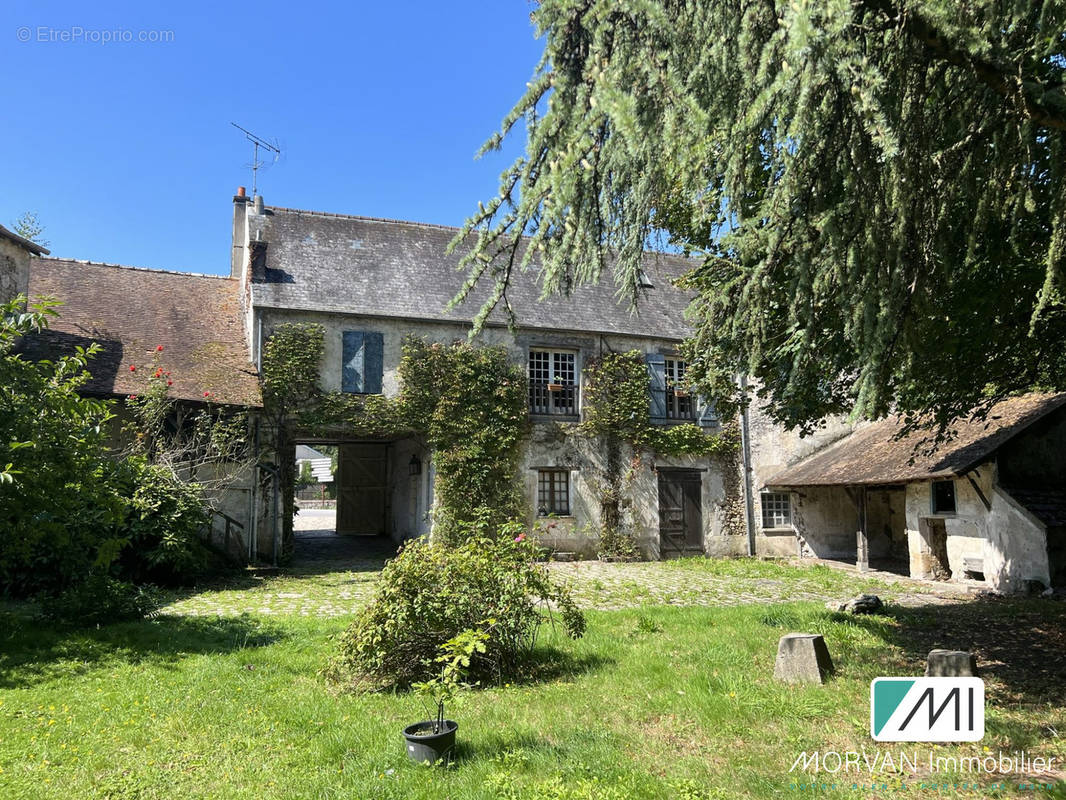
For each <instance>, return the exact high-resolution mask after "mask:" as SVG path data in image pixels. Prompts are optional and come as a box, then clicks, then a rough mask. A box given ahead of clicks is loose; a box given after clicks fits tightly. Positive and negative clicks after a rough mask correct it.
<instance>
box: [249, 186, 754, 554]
mask: <svg viewBox="0 0 1066 800" xmlns="http://www.w3.org/2000/svg"><path fill="white" fill-rule="evenodd" d="M233 230H234V240H233V257H232V263H231V279H232V280H234V281H239V282H240V287H241V297H242V301H243V304H244V305H243V312H244V321H245V328H246V332H247V334H248V339H247V341H248V347H249V349H248V357H249V359H250V360H251V361H252V362H253V363H256V364H259V363H261V359H262V357H263V346H264V342H265V341H266V340H267V339H268V338H269V336H270V334H271V332H272V331H273V330H274V329H275V328H276V327H277V326H279V325H282V324H285V323H291V322H303V323H307V322H310V323H317V324H319V325H321V326H322V327H323V328H324V329H325V350H324V355H323V358H322V362H321V374H320V386H321V388H322V389H324V390H326V391H332V392H345V393H352V394H363V395H365V394H378V393H380V394H384V395H385V396H390V397H391V396H395V395H396V394H397V392H398V391H399V388H400V387H399V380H398V367H399V364H400V359H401V347H402V344H403V341H404V339H405V337H407V336H410V335H415V336H418V337H422V338H424V339H426V340H428V341H430V342H442V343H449V342H454V341H460V340H465V339H466V338H467V335H468V333H469V331H470V327H471V324H470V318H471V317H472V315H473V312H474V310H476V308H477V307H478V305H479V304H480V302H481V300H482V299H483V297H484V292H485V291H486V290H487V287H482V288H481V290H480V294H476V295H475V296H474V297H472V298H471V299H469V300H468V301H467V303H465V304H464V306H463V307H461V308H459V309H456V310H454V311H448V310H446V308H445V307H446V306H447V304H448V301H449V300H450V299H451V298H452V297H453V296H454V295H455V293H456V292H457V291H458V290H459V288H460V286H461V285H462V282H463V279H464V275H463V274H462V273H460V272H458V271H457V270H456V264H457V261H458V258H459V256H458V254H453V255H449V254H447V252H446V250H447V245H448V243H449V241H451V239H452V238H453V237H454V236H455V233H456V229H454V228H447V227H441V226H436V225H427V224H420V223H414V222H401V221H395V220H382V219H371V218H366V217H353V216H342V215H337V214H327V213H321V212H312V211H300V210H294V209H288V208H279V207H271V206H266V205H264V204H263V203H262V200H261V199H260V198H257V199H256V200H255V201H254V202H253V201H251V200H250V199H248V198H246V197H244V196H241V195H238V196H237V197H236V198H234V225H233ZM688 267H689V264H688V262H687V261H686V260H685V259H682V258H680V257H677V256H668V255H651V256H649V257H648V259H647V263H646V266H645V278H646V282H645V285H644V287H643V289H642V297H641V301H640V304H639V308H638V310H637V311H636V312H632V313H631V311H630V309H629V308H628V305H627V304H626V303H624V302H620V301H619V300H618V298H617V297H616V291H615V288H614V287H613V286H611V285H608V284H607V283H604V284H603V285H599V286H584V287H579V288H577V289H576V290H575V291H574V293H573V296H572V297H571V298H569V299H568V298H561V297H550V298H545V299H541V298H540V297H539V295H540V290H539V287H538V286H537V285H536V282H535V278H534V274H533V272H528V273H521V274H519V275H517V276H515V279H514V281H513V283H512V286H511V288H510V290H509V292H508V299H509V301H510V303H511V305H512V307H513V308H514V309H515V311H516V313H517V316H518V324H519V327H518V328H517V329H516V330H514V331H512V330H511V329H509V327H508V326H507V324H506V322H505V320H503V319H502V318H497V317H491V318H490V320H489V323H488V324H487V325H486V327H485V329H484V331H483V332H482V333H481V334H479V336H478V340H477V342H478V343H479V344H483V345H494V346H502V347H504V348H506V350H507V352H508V353H509V354H510V356H511V358H512V359H513V361H514V362H515V363H518V364H521V365H522V366H523V368H524V369H525V370H526V373H527V376H528V379H529V405H528V410H529V415H530V419H531V421H532V434H531V436H530V437H529V440H528V442H527V444H526V446H525V448H524V451H523V453H522V460H521V466H520V475H519V479H520V482H521V483H522V486H523V489H524V497H525V499H526V501H527V503H526V504H527V508H528V515H529V518H528V522H529V523H530V524H531V525H536V524H537V522H538V520H540V521H543V522H544V523H545V524H542V525H540V526H538V527H539V529H540V531H541V533H540V536H541V539H542V541H543V543H544V544H545V545H546V546H549V547H551V548H553V549H555V550H557V551H565V552H569V553H575V554H580V555H586V556H591V555H594V554H595V552H596V547H597V537H598V531H599V528H600V500H599V496H598V489H597V481H598V479H599V476H600V475H602V467H603V464H602V463H601V462H602V458H603V456H602V453H601V452H600V448H599V447H598V446H597V444H596V443H595V442H589V441H586V440H584V439H583V438H582V437H578V436H574V435H572V433H573V427H574V425H575V424H576V423H578V422H579V421H580V420H581V419H582V412H583V408H584V402H585V396H584V392H583V387H584V383H583V381H584V371H583V367H584V365H585V363H586V362H587V361H588V359H590V358H593V357H595V356H598V355H600V354H603V353H606V352H628V351H632V350H637V351H640V352H641V353H643V354H644V356H645V359H646V362H647V365H648V370H649V375H650V378H651V380H652V384H653V386H654V387H655V389H654V390H653V392H652V397H651V398H650V399H649V400H650V403H649V410H650V411H649V413H650V414H651V417H652V421H653V422H656V423H658V424H662V425H672V424H677V423H683V422H690V423H695V424H698V425H699V426H701V427H702V428H703V429H704V430H706V431H708V432H716V431H718V430H719V422H718V419H717V417H716V416H715V415H714V412H713V409H712V408H711V407H710V406H709V405H708V404H706V403H703V402H702V401H701V400H700V399H699V398H696V397H692V396H685V392H683V391H680V390H679V389H677V388H676V385H677V384H678V383H680V382H681V379H682V378H683V375H684V369H685V365H684V362H683V361H682V360H681V358H680V356H679V355H678V350H677V348H678V346H679V345H680V343H681V340H682V339H683V337H684V336H685V334H686V331H687V328H686V326H685V323H684V320H683V318H682V314H683V310H684V308H685V307H686V306H687V304H688V297H687V296H686V295H685V294H684V293H683V292H681V291H680V290H679V289H677V288H676V287H675V286H673V284H672V283H671V280H672V279H673V278H675V277H677V276H679V275H680V274H681V273H682V272H683V271H685V270H686V269H687V268H688ZM293 438H294V440H295V441H296V442H297V443H299V444H306V445H312V446H313V445H315V444H334V445H338V446H339V448H340V450H339V458H338V475H337V496H338V511H337V529H338V532H340V533H353V534H355V533H360V534H366V533H370V534H379V535H381V534H384V535H389V536H391V537H392V538H393V539H395V540H396V541H402V540H404V539H407V538H411V537H414V536H420V535H423V534H426V533H428V532H429V530H430V527H431V524H432V516H431V514H430V510H431V509H432V507H433V485H434V458H433V454H432V453H431V452H429V451H428V449H427V448H426V446H425V444H424V443H423V442H421V441H419V440H418V439H417V438H415V437H401V438H397V439H394V440H389V441H375V440H366V439H360V438H358V437H353V436H352V435H351V434H349V433H347V432H345V431H344V430H336V431H331V432H330V433H329V434H328V435H326V436H323V434H322V433H321V432H320V431H315V432H311V431H301V430H299V429H296V430H294V431H293ZM280 459H281V460H283V461H284V460H286V459H285V456H284V455H282V456H280ZM731 481H733V482H735V475H734V473H733V470H732V467H729V466H725V467H724V466H723V465H722V464H721V463H720V460H716V459H712V458H706V457H703V458H696V457H691V456H685V457H675V458H662V457H655V458H654V459H653V460H651V461H643V462H642V463H641V465H640V467H639V468H638V469H636V470H634V472H633V474H632V475H631V476H630V480H629V485H628V488H627V494H628V497H627V502H626V507H627V519H626V523H627V525H628V527H629V528H630V530H631V531H632V532H633V533H634V534H635V536H636V538H637V540H638V544H639V546H640V549H641V550H642V551H643V553H644V554H645V555H646V556H648V557H651V558H660V557H668V556H671V555H682V554H694V553H705V552H707V551H708V548H710V547H711V546H712V542H713V541H714V540H716V539H720V538H722V537H730V538H736V536H735V535H733V534H731V533H729V532H728V530H727V525H726V521H725V520H726V514H725V513H724V512H723V509H724V508H725V506H726V505H727V502H728V498H727V492H726V487H727V484H729V483H730V482H731ZM724 549H729V550H734V549H736V548H734V547H729V548H724Z"/></svg>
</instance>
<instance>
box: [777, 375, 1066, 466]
mask: <svg viewBox="0 0 1066 800" xmlns="http://www.w3.org/2000/svg"><path fill="white" fill-rule="evenodd" d="M1064 405H1066V394H1029V395H1025V396H1023V397H1012V398H1009V399H1007V400H1004V401H1003V402H1001V403H998V404H997V405H995V406H993V407H992V410H991V411H990V412H989V414H988V418H987V419H986V420H984V421H979V420H962V421H958V422H956V423H955V424H954V425H953V429H954V431H955V433H956V436H955V438H954V439H953V440H952V441H950V442H947V443H945V444H942V445H941V446H940V447H939V448H937V450H936V451H935V452H933V453H931V454H930V453H926V452H924V451H925V450H926V448H924V447H919V450H918V453H917V455H915V446H916V445H920V444H921V442H922V440H923V438H925V434H923V433H921V432H917V433H912V434H910V435H908V436H906V437H904V438H902V439H896V438H895V436H896V434H897V433H898V432H899V431H900V428H901V422H900V420H899V418H897V417H890V418H886V419H883V420H881V421H879V422H874V423H872V424H870V425H866V426H864V427H861V428H859V429H857V430H855V431H854V432H852V433H850V434H848V435H847V436H845V437H844V438H843V439H840V440H838V441H836V442H834V443H833V444H831V445H829V446H828V447H826V448H825V449H823V450H819V451H818V452H816V453H814V454H812V455H810V456H808V457H807V458H805V459H803V460H802V461H800V462H798V463H796V464H794V465H792V466H791V467H788V468H787V469H785V470H783V471H782V472H779V473H777V474H776V475H774V476H773V477H771V478H770V479H769V480H767V481H766V485H767V486H780V487H792V486H861V485H879V484H893V483H910V482H913V481H927V480H932V479H936V478H950V477H955V476H959V475H963V474H964V473H966V472H968V471H969V470H970V469H972V468H973V467H976V466H977V465H978V464H980V463H982V462H983V461H986V460H988V458H990V457H991V456H992V454H993V453H994V452H995V451H996V450H997V449H998V448H999V447H1000V446H1002V445H1003V444H1005V443H1006V442H1007V441H1009V440H1010V439H1012V438H1014V437H1015V436H1017V435H1018V434H1020V433H1021V432H1022V431H1024V430H1025V429H1026V428H1028V427H1029V426H1030V425H1032V424H1033V423H1035V422H1036V421H1037V420H1039V419H1041V418H1043V417H1045V416H1046V415H1048V414H1050V413H1051V412H1053V411H1055V410H1057V409H1059V408H1062V407H1063V406H1064ZM912 456H913V457H914V460H913V463H911V458H912Z"/></svg>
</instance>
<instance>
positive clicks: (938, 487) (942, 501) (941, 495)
mask: <svg viewBox="0 0 1066 800" xmlns="http://www.w3.org/2000/svg"><path fill="white" fill-rule="evenodd" d="M933 513H934V514H954V513H955V481H933Z"/></svg>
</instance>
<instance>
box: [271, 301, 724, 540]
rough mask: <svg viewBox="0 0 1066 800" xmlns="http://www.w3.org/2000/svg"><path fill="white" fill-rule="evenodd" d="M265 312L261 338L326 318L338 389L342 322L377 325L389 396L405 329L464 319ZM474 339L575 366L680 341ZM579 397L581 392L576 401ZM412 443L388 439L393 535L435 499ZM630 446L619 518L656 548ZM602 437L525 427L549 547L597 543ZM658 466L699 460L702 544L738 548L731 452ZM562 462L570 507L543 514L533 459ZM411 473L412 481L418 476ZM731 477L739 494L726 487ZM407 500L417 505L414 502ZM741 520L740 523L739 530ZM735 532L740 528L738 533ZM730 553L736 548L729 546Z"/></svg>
mask: <svg viewBox="0 0 1066 800" xmlns="http://www.w3.org/2000/svg"><path fill="white" fill-rule="evenodd" d="M257 313H258V314H259V316H260V318H261V319H262V322H263V335H264V339H265V338H266V337H267V336H269V335H270V332H271V331H272V330H273V329H274V327H276V326H277V325H280V324H283V323H287V322H315V323H318V324H320V325H322V326H323V327H324V328H325V347H324V352H323V357H322V364H321V384H320V385H321V386H322V388H323V389H324V390H326V391H339V390H340V389H341V374H342V363H341V362H342V352H343V344H342V333H343V331H346V330H361V331H375V332H379V333H381V334H382V335H383V361H384V369H383V374H382V389H383V394H385V395H386V396H395V395H396V394H397V393H398V392H399V390H400V385H399V365H400V359H401V356H402V346H403V340H404V338H405V337H406V336H408V335H416V336H420V337H423V338H425V339H427V340H429V341H434V342H442V343H450V342H455V341H463V340H465V339H466V336H467V331H468V330H469V329H468V327H467V326H465V325H459V324H452V323H445V322H439V323H438V322H417V321H406V320H399V319H392V318H371V317H361V316H352V315H345V314H336V313H329V312H311V311H297V310H288V309H284V310H283V309H267V308H261V309H258V311H257ZM478 341H479V343H480V344H483V345H491V346H502V347H504V348H506V349H507V351H508V352H509V353H510V355H511V357H512V358H513V360H514V361H515V363H517V364H521V365H523V366H524V365H525V364H526V361H527V354H528V349H529V348H530V347H558V348H562V349H573V350H576V351H577V353H578V358H577V362H578V363H577V368H578V370H580V369H582V367H583V366H584V363H585V361H587V360H588V359H589V358H591V357H593V356H596V355H599V354H600V353H603V352H612V351H613V352H625V351H628V350H634V349H637V350H641V351H643V352H649V353H650V352H666V351H670V350H671V349H672V347H673V346H674V345H675V344H676V343H674V342H671V341H669V340H665V339H664V340H657V339H644V338H639V337H630V336H593V335H586V334H571V333H566V332H550V331H530V330H520V331H518V332H517V333H516V334H514V335H512V334H511V333H510V332H509V331H507V330H506V329H505V328H499V327H491V328H487V329H486V330H485V331H484V332H483V333H482V334H481V336H480V337H479V339H478ZM581 402H583V397H581V395H580V393H579V405H580V403H581ZM415 449H417V445H416V444H415V443H413V442H405V441H400V442H396V443H394V446H393V448H392V450H391V453H392V455H391V459H392V461H391V462H390V464H391V466H390V498H391V501H392V502H391V512H390V513H391V526H392V534H393V536H394V538H396V539H397V540H401V539H403V538H409V537H410V536H414V535H422V534H424V533H427V532H428V531H429V528H430V524H431V515H430V514H429V513H428V512H429V510H430V508H431V502H429V501H427V499H426V498H427V497H428V496H429V494H431V490H429V489H427V481H430V483H428V486H431V485H432V483H431V480H432V478H431V476H430V473H431V471H432V460H431V458H430V457H429V456H428V454H425V453H423V455H422V461H423V476H422V479H420V480H419V481H412V480H410V476H409V475H408V474H407V467H408V464H409V461H410V457H411V455H412V454H414V452H415ZM634 455H635V454H634V453H632V452H631V451H630V449H629V448H628V447H623V454H622V460H623V463H624V464H625V465H626V469H625V470H624V471H625V472H626V473H627V476H626V478H625V479H624V487H625V491H624V495H625V500H624V501H623V506H622V526H623V528H625V529H627V530H629V531H630V532H631V533H632V534H633V535H634V537H635V538H636V540H637V543H638V546H639V547H640V549H641V551H642V553H643V554H644V555H645V556H646V557H649V558H657V557H658V555H659V546H658V514H659V510H658V483H657V474H656V472H655V467H656V463H655V460H654V459H653V458H652V457H651V456H650V455H649V454H641V457H640V458H639V459H637V458H634ZM604 461H605V454H604V447H603V443H602V442H600V441H597V440H589V439H588V438H587V437H583V436H579V435H577V434H576V431H575V425H574V423H573V422H561V421H558V420H555V419H552V418H550V417H547V418H542V417H535V418H534V422H533V427H532V433H531V436H530V438H529V440H528V442H527V443H526V445H525V447H524V450H523V453H522V457H521V462H520V466H519V474H518V480H519V481H520V482H521V484H522V487H523V489H524V496H525V498H526V499H527V513H528V522H529V524H530V525H531V526H532V527H533V528H534V530H536V531H537V532H538V533H537V535H538V538H539V539H540V541H541V542H542V543H543V544H544V545H545V546H547V547H550V548H552V549H554V550H559V551H566V552H575V553H578V554H581V555H583V556H593V555H595V553H596V549H597V542H598V537H599V530H600V524H601V520H600V513H601V512H600V491H601V485H600V484H601V482H602V480H603V473H604V468H605V464H604ZM659 463H660V464H661V465H663V466H672V467H686V468H692V469H699V470H702V473H701V474H702V476H703V477H702V481H701V494H702V510H703V516H702V525H703V532H704V544H705V548H706V549H707V552H708V553H710V554H724V552H723V551H724V550H725V549H726V548H723V546H722V545H721V544H720V542H721V541H722V540H726V541H732V540H736V541H738V542H739V546H740V549H739V550H737V551H736V554H740V553H743V552H744V550H743V544H744V541H745V540H744V537H743V535H742V534H743V521H742V518H740V520H739V523H740V524H739V525H738V519H737V509H738V508H742V503H743V500H742V497H741V496H740V495H739V491H738V490H739V478H738V475H739V473H738V471H737V469H736V467H735V465H734V463H733V461H732V460H731V459H725V462H723V460H722V459H721V458H714V457H710V458H694V457H682V458H672V459H661V460H660V462H659ZM543 468H551V469H566V470H568V471H569V472H570V486H571V513H570V514H569V515H568V516H565V517H559V518H550V519H545V518H540V519H538V518H537V517H536V516H535V515H536V510H535V509H536V491H537V469H543ZM416 483H417V486H416V485H415V484H416ZM728 485H732V486H733V487H734V491H737V494H736V495H732V496H731V495H729V494H728V492H727V486H728ZM412 503H413V504H414V506H413V507H412ZM738 528H739V530H738ZM738 533H739V534H741V535H739V536H738V535H737V534H738ZM730 554H733V553H732V552H731V553H730Z"/></svg>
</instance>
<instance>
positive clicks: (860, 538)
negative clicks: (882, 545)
mask: <svg viewBox="0 0 1066 800" xmlns="http://www.w3.org/2000/svg"><path fill="white" fill-rule="evenodd" d="M856 494H857V496H858V500H857V503H856V505H857V506H858V511H859V513H858V523H859V524H858V531H857V532H856V535H855V566H856V568H858V570H859V572H867V571H868V570H869V569H870V537H869V536H868V535H867V532H866V487H865V486H861V487H859V488H858V490H857V491H856Z"/></svg>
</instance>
